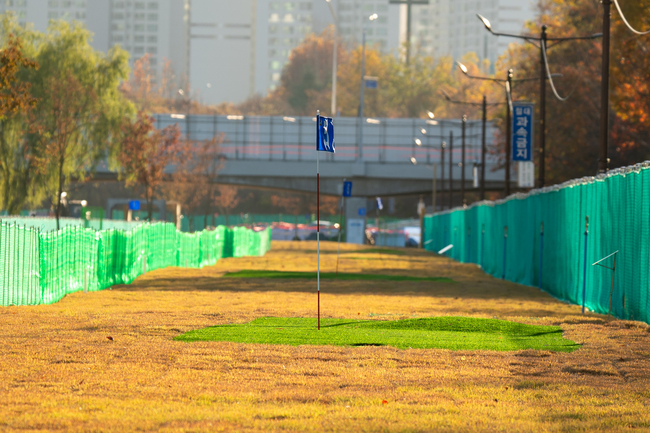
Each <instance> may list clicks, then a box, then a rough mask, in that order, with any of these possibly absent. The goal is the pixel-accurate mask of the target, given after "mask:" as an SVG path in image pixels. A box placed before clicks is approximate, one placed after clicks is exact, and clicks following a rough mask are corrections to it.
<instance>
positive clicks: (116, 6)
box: [113, 2, 124, 9]
mask: <svg viewBox="0 0 650 433" xmlns="http://www.w3.org/2000/svg"><path fill="white" fill-rule="evenodd" d="M113 6H114V7H115V9H124V2H115V3H113Z"/></svg>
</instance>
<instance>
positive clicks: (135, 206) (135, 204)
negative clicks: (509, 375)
mask: <svg viewBox="0 0 650 433" xmlns="http://www.w3.org/2000/svg"><path fill="white" fill-rule="evenodd" d="M129 210H140V200H131V201H130V202H129Z"/></svg>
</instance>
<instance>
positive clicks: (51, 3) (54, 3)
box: [47, 0, 59, 8]
mask: <svg viewBox="0 0 650 433" xmlns="http://www.w3.org/2000/svg"><path fill="white" fill-rule="evenodd" d="M47 5H48V6H49V7H51V8H58V7H59V2H58V1H57V0H50V1H49V2H47Z"/></svg>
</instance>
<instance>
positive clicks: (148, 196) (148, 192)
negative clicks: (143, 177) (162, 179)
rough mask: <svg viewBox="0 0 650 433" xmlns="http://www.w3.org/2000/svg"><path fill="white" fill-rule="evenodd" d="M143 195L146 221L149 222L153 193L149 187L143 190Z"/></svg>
mask: <svg viewBox="0 0 650 433" xmlns="http://www.w3.org/2000/svg"><path fill="white" fill-rule="evenodd" d="M145 195H146V197H145V198H146V199H147V221H149V222H151V213H152V210H153V191H152V190H151V187H147V188H145Z"/></svg>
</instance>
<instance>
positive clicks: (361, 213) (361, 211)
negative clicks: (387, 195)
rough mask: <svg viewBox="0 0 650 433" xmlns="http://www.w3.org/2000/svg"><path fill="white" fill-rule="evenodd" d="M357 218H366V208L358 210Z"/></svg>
mask: <svg viewBox="0 0 650 433" xmlns="http://www.w3.org/2000/svg"><path fill="white" fill-rule="evenodd" d="M359 216H366V208H365V207H362V208H359Z"/></svg>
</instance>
